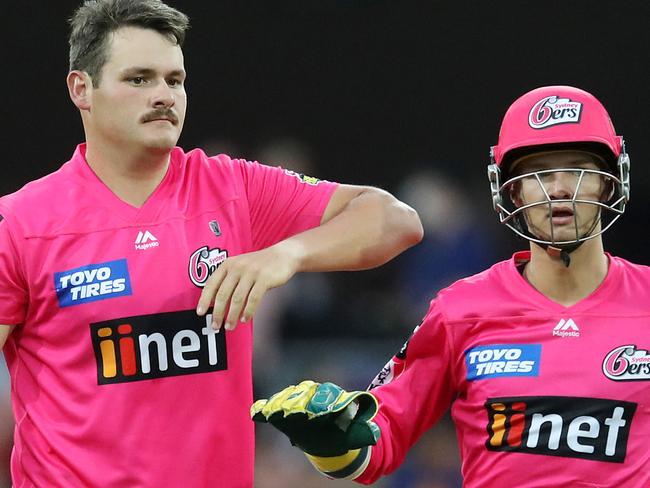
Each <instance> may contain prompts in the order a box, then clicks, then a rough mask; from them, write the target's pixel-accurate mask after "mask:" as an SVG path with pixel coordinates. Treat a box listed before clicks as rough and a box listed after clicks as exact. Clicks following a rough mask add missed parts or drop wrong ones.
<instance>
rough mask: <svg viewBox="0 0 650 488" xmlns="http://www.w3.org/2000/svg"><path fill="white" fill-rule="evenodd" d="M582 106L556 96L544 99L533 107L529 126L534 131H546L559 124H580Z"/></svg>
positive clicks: (529, 117)
mask: <svg viewBox="0 0 650 488" xmlns="http://www.w3.org/2000/svg"><path fill="white" fill-rule="evenodd" d="M581 112H582V104H581V103H580V102H574V101H572V100H570V99H568V98H559V97H557V96H556V95H553V96H550V97H546V98H542V99H541V100H540V101H539V102H537V103H536V104H535V105H533V108H531V109H530V113H529V114H528V124H529V125H530V126H531V127H532V128H533V129H544V128H546V127H551V126H553V125H558V124H577V123H578V122H580V113H581Z"/></svg>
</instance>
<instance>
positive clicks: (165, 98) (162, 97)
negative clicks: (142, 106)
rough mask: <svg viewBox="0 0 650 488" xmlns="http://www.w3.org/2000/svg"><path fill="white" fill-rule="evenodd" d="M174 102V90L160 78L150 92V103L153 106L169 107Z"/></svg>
mask: <svg viewBox="0 0 650 488" xmlns="http://www.w3.org/2000/svg"><path fill="white" fill-rule="evenodd" d="M174 103H176V98H175V96H174V91H173V90H172V89H171V88H170V87H169V85H168V84H167V82H166V81H165V80H161V81H160V82H159V83H158V84H157V86H156V88H155V90H154V91H153V93H152V100H151V104H152V105H153V106H154V107H155V108H161V107H165V108H170V107H173V106H174Z"/></svg>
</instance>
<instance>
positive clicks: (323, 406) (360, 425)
mask: <svg viewBox="0 0 650 488" xmlns="http://www.w3.org/2000/svg"><path fill="white" fill-rule="evenodd" d="M378 409H379V406H378V404H377V399H376V398H375V396H374V395H372V394H371V393H369V392H367V391H353V392H347V391H345V390H343V389H342V388H340V387H339V386H337V385H335V384H333V383H322V384H320V383H315V382H313V381H303V382H302V383H300V384H299V385H291V386H289V387H287V388H285V389H284V390H282V391H280V392H278V393H276V394H275V395H273V396H272V397H271V398H269V399H268V400H258V401H256V402H255V403H254V404H253V406H252V407H251V411H250V414H251V418H252V419H253V420H254V421H255V422H267V423H269V424H271V425H273V427H275V428H276V429H278V430H279V431H281V432H282V433H284V434H285V435H286V436H287V437H288V438H289V440H290V441H291V444H292V445H294V446H296V447H298V448H300V449H301V450H302V451H304V452H306V453H307V454H311V455H312V456H321V457H332V456H340V455H342V454H345V453H347V452H348V451H349V450H352V449H359V448H361V447H365V446H370V445H375V444H376V443H377V440H378V439H379V435H380V432H379V427H378V426H377V424H375V423H374V422H372V419H373V418H374V417H375V415H376V414H377V410H378Z"/></svg>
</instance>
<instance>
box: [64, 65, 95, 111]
mask: <svg viewBox="0 0 650 488" xmlns="http://www.w3.org/2000/svg"><path fill="white" fill-rule="evenodd" d="M66 82H67V85H68V93H69V94H70V100H72V103H74V104H75V105H76V107H77V108H78V109H79V110H90V96H91V94H92V89H93V86H92V80H91V79H90V76H89V75H88V73H86V72H85V71H79V70H72V71H70V73H68V77H67V78H66Z"/></svg>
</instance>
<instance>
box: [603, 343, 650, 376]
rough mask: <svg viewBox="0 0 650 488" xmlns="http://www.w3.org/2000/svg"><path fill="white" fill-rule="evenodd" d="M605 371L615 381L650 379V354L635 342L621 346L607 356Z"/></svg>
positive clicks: (604, 363) (604, 362) (604, 365)
mask: <svg viewBox="0 0 650 488" xmlns="http://www.w3.org/2000/svg"><path fill="white" fill-rule="evenodd" d="M603 373H604V374H605V376H607V377H608V378H609V379H610V380H614V381H648V380H650V355H649V354H648V351H646V350H645V349H637V347H636V346H635V345H633V344H630V345H628V346H619V347H617V348H616V349H614V350H613V351H610V352H609V354H607V356H605V359H604V361H603Z"/></svg>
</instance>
